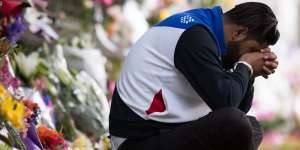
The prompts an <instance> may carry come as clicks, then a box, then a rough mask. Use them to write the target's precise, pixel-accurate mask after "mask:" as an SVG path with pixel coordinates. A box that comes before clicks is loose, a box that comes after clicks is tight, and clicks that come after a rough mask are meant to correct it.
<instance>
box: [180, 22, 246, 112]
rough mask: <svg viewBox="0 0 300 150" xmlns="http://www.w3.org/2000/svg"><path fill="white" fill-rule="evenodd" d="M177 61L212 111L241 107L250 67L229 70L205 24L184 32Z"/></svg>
mask: <svg viewBox="0 0 300 150" xmlns="http://www.w3.org/2000/svg"><path fill="white" fill-rule="evenodd" d="M174 63H175V67H176V68H177V69H178V70H179V71H180V72H181V73H182V74H183V75H184V76H185V77H186V78H187V80H188V82H189V83H190V84H191V85H192V87H193V88H194V89H195V90H196V92H197V93H198V94H199V95H200V96H201V97H202V99H203V100H204V101H205V102H206V104H207V105H208V106H209V107H210V108H211V109H212V110H216V109H219V108H224V107H238V106H239V105H240V103H241V101H242V100H243V98H244V96H245V94H246V91H247V88H248V82H249V80H250V74H251V72H250V70H249V69H248V68H247V66H246V65H244V64H238V66H237V67H236V69H235V70H234V71H233V72H226V71H225V70H224V68H223V66H222V61H221V57H220V53H219V52H218V48H217V45H216V43H215V41H214V38H213V36H212V35H211V33H210V32H208V30H207V29H206V28H205V27H202V26H198V25H197V26H193V27H191V28H189V29H187V30H186V31H185V32H184V33H183V34H182V35H181V37H180V38H179V41H178V43H177V45H176V49H175V54H174Z"/></svg>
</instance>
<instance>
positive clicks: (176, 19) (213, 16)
mask: <svg viewBox="0 0 300 150" xmlns="http://www.w3.org/2000/svg"><path fill="white" fill-rule="evenodd" d="M196 24H199V25H203V26H204V27H206V28H207V29H208V30H209V31H210V32H211V33H212V34H213V35H214V38H215V40H216V43H217V45H218V49H219V52H220V53H221V54H225V53H226V46H225V41H224V27H223V12H222V8H221V7H220V6H216V7H213V8H199V9H192V10H189V11H186V12H183V13H179V14H175V15H173V16H171V17H169V18H167V19H165V20H163V21H161V22H160V23H158V24H157V25H155V26H168V27H174V28H181V29H188V28H190V27H192V26H193V25H196Z"/></svg>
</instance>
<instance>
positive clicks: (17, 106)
mask: <svg viewBox="0 0 300 150" xmlns="http://www.w3.org/2000/svg"><path fill="white" fill-rule="evenodd" d="M0 99H1V102H0V113H1V115H2V117H3V118H4V119H5V120H7V121H9V122H11V123H12V125H13V126H14V127H16V128H19V129H20V128H24V115H25V106H24V104H23V103H21V102H18V101H16V100H13V99H12V97H11V96H10V95H9V94H8V92H7V91H6V90H5V88H4V87H3V86H2V85H0Z"/></svg>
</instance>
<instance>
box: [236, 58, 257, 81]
mask: <svg viewBox="0 0 300 150" xmlns="http://www.w3.org/2000/svg"><path fill="white" fill-rule="evenodd" d="M240 64H241V65H245V66H246V67H247V68H248V69H249V72H250V77H252V75H253V68H252V66H251V65H250V64H249V63H248V62H246V61H242V60H240V61H238V62H236V63H235V65H234V67H233V69H234V70H235V69H236V67H237V66H238V65H240Z"/></svg>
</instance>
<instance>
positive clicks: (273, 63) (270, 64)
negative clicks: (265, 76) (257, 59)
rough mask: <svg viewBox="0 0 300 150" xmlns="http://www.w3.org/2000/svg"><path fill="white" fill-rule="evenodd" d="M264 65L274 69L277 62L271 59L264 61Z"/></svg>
mask: <svg viewBox="0 0 300 150" xmlns="http://www.w3.org/2000/svg"><path fill="white" fill-rule="evenodd" d="M265 66H266V67H267V68H269V69H271V70H272V69H276V68H277V67H278V64H277V63H276V62H272V61H265Z"/></svg>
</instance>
